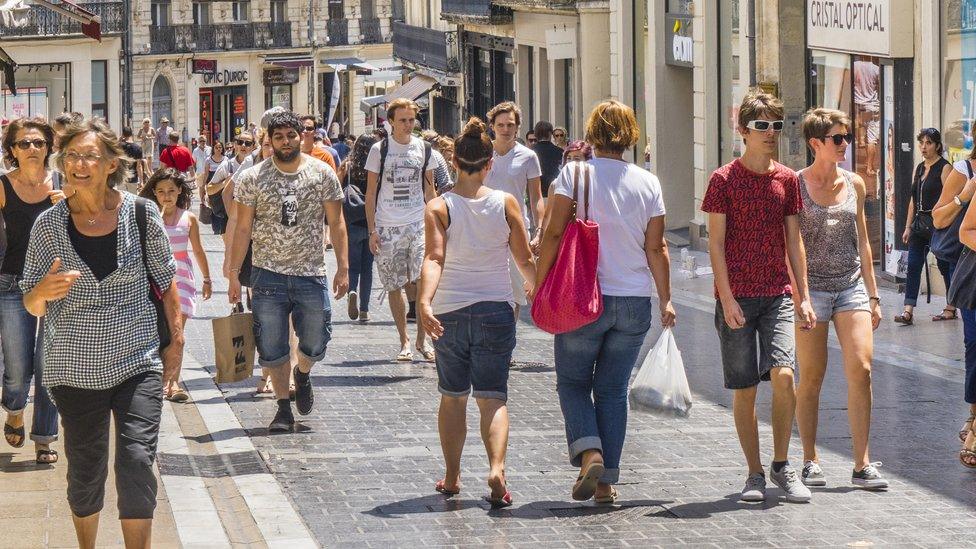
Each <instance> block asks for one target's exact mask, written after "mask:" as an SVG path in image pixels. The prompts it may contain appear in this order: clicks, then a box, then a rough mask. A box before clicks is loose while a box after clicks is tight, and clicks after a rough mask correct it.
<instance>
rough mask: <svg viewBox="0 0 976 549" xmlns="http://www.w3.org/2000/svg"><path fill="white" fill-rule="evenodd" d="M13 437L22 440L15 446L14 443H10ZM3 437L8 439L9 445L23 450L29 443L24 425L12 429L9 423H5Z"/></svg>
mask: <svg viewBox="0 0 976 549" xmlns="http://www.w3.org/2000/svg"><path fill="white" fill-rule="evenodd" d="M11 435H13V436H15V437H19V438H20V442H19V443H17V444H14V443H12V442H10V436H11ZM3 436H4V438H6V439H7V444H9V445H11V446H13V447H14V448H23V447H24V443H25V442H27V432H26V431H25V430H24V426H23V425H21V426H20V427H12V426H11V425H10V424H9V423H4V424H3Z"/></svg>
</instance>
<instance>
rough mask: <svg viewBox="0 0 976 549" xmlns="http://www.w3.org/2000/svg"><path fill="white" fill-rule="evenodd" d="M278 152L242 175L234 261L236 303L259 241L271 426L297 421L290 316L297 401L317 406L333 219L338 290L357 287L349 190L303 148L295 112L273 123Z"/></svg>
mask: <svg viewBox="0 0 976 549" xmlns="http://www.w3.org/2000/svg"><path fill="white" fill-rule="evenodd" d="M267 131H268V135H270V136H271V146H272V148H273V149H274V156H273V157H272V158H270V159H268V160H267V161H265V162H262V163H261V164H258V165H257V166H254V167H252V168H249V169H247V170H246V171H245V172H243V173H241V174H240V177H239V179H238V180H237V181H236V187H235V189H234V200H235V201H236V202H237V205H238V207H237V212H238V213H237V227H236V229H235V232H234V237H233V244H232V247H231V251H230V259H229V260H228V265H229V270H230V290H229V291H228V297H229V298H230V302H231V303H232V304H234V303H237V302H239V301H240V298H241V281H240V279H239V278H238V275H239V273H240V267H241V263H242V261H243V260H244V255H245V253H246V252H247V247H248V244H249V243H253V267H254V268H253V271H252V273H251V288H252V290H253V292H254V299H253V304H254V338H255V340H256V343H257V348H258V358H259V361H260V363H261V366H262V367H264V368H268V369H269V370H270V372H271V381H272V385H273V386H274V392H275V398H276V399H277V400H278V411H277V413H276V414H275V417H274V420H272V422H271V424H270V425H269V426H268V431H269V432H288V431H292V430H293V429H294V426H295V417H294V415H292V411H291V402H290V401H289V395H288V386H289V371H288V368H287V367H286V366H287V365H288V364H289V363H290V362H291V359H290V356H289V346H288V318H289V316H291V318H292V322H293V323H294V326H295V333H296V334H297V335H298V350H299V353H298V365H297V366H296V367H295V372H294V375H295V404H296V407H297V408H298V412H299V413H300V414H302V415H307V414H309V413H310V412H311V411H312V403H313V395H312V382H311V379H310V376H309V374H310V372H311V369H312V366H313V365H314V364H315V363H316V362H318V361H320V360H322V358H323V357H324V356H325V349H326V346H327V345H328V343H329V340H330V339H331V337H332V307H331V304H330V302H329V294H328V292H329V290H328V280H327V278H326V269H325V245H326V241H325V232H324V231H323V227H324V226H325V223H326V222H328V224H329V228H330V229H331V233H332V242H333V245H334V246H335V252H336V261H337V263H338V265H337V269H336V273H335V277H334V279H333V281H332V289H333V291H334V292H335V297H336V299H339V298H341V297H342V296H343V295H345V293H346V291H347V290H348V289H349V265H348V260H347V258H348V254H347V245H346V244H347V238H346V224H345V222H344V221H343V218H342V199H343V194H342V189H341V187H340V186H339V180H338V178H337V177H336V174H335V171H334V170H333V169H332V168H331V167H330V166H328V165H327V164H325V163H324V162H322V161H320V160H316V159H315V158H312V157H311V156H308V155H306V154H302V152H301V139H302V138H301V135H302V124H301V121H300V120H299V119H298V116H296V115H295V114H294V113H292V112H287V111H281V112H277V113H274V114H273V115H271V117H270V119H269V122H268V126H267Z"/></svg>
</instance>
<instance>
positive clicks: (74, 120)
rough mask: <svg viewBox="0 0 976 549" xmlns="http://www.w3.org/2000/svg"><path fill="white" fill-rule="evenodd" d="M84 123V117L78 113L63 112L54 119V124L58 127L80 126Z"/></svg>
mask: <svg viewBox="0 0 976 549" xmlns="http://www.w3.org/2000/svg"><path fill="white" fill-rule="evenodd" d="M84 121H85V115H83V114H81V113H80V112H63V113H61V114H59V115H57V116H55V117H54V123H55V124H57V125H59V126H70V125H72V124H81V123H82V122H84Z"/></svg>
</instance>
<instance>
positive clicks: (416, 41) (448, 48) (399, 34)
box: [393, 22, 461, 74]
mask: <svg viewBox="0 0 976 549" xmlns="http://www.w3.org/2000/svg"><path fill="white" fill-rule="evenodd" d="M393 56H394V57H396V58H397V59H399V60H401V61H404V62H407V63H413V64H414V65H421V66H424V67H427V68H431V69H435V70H438V71H441V72H444V73H448V74H456V73H459V72H461V62H460V59H459V58H458V44H457V33H456V32H454V31H451V32H444V31H437V30H432V29H428V28H425V27H416V26H413V25H407V24H406V23H400V22H394V23H393Z"/></svg>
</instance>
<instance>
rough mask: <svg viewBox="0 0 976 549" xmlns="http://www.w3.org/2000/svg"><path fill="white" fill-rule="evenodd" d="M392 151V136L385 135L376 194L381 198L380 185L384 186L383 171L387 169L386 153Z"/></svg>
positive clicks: (381, 142)
mask: <svg viewBox="0 0 976 549" xmlns="http://www.w3.org/2000/svg"><path fill="white" fill-rule="evenodd" d="M388 152H390V138H389V137H384V138H383V140H382V141H380V173H378V174H377V175H376V196H377V200H379V195H380V187H382V186H383V171H384V170H385V169H386V154H387V153H388Z"/></svg>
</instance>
